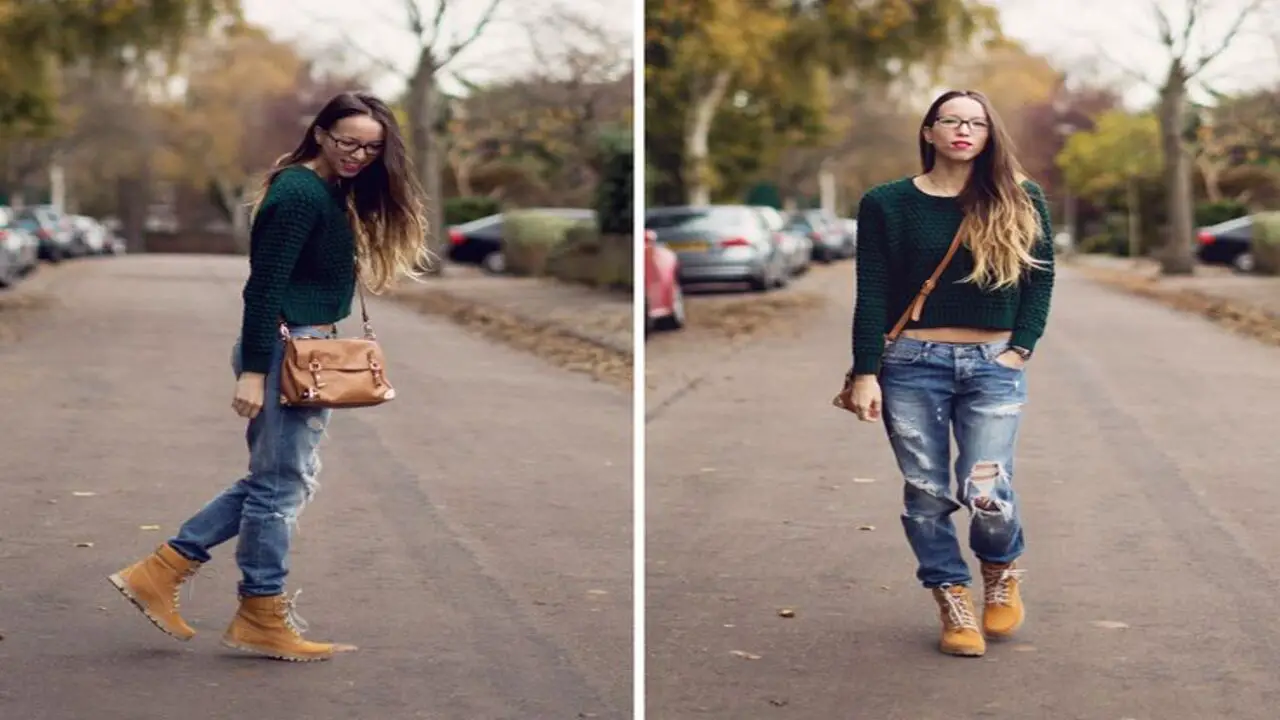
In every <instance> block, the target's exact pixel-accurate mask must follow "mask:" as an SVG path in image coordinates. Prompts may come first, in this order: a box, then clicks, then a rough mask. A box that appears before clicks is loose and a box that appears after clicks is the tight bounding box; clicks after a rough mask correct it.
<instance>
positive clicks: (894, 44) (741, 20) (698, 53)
mask: <svg viewBox="0 0 1280 720" xmlns="http://www.w3.org/2000/svg"><path fill="white" fill-rule="evenodd" d="M994 18H995V16H994V14H993V13H992V11H991V10H990V8H987V7H986V6H983V5H980V4H978V3H975V2H970V1H969V0H921V1H918V2H905V1H904V0H874V1H871V2H864V3H837V2H816V3H815V2H810V3H801V2H794V1H790V2H784V1H782V0H778V1H776V2H753V1H750V0H719V1H713V0H697V1H690V0H646V3H645V28H646V52H645V59H646V67H645V73H646V78H645V79H646V108H645V112H646V118H647V121H646V125H647V128H655V127H656V128H658V129H659V130H660V132H661V134H660V135H655V136H652V137H649V138H646V142H647V143H648V152H649V153H651V154H652V156H654V157H655V160H656V161H657V162H656V163H655V164H658V165H659V167H662V168H663V170H664V174H665V175H667V176H668V177H669V178H670V179H672V180H674V181H675V182H678V183H679V184H680V185H682V186H683V189H684V195H685V196H686V199H687V201H688V202H690V203H694V204H698V203H703V202H707V201H709V199H710V197H711V194H712V192H713V191H714V190H716V189H717V187H716V185H717V182H718V181H719V178H718V177H717V176H716V173H715V172H714V168H715V164H716V163H715V159H714V158H713V157H712V152H711V150H712V148H711V145H710V143H709V139H710V138H712V137H713V123H714V122H715V121H717V120H719V119H720V117H721V113H725V114H728V113H731V112H736V113H737V120H738V121H746V120H753V121H755V122H757V123H763V124H766V125H768V124H771V125H772V129H773V130H774V131H775V132H777V133H785V132H787V131H788V130H790V129H792V128H804V127H805V126H806V124H808V125H812V120H813V119H815V118H821V120H819V121H818V122H819V123H822V122H825V119H826V109H827V106H826V104H825V103H826V98H827V97H828V92H827V91H828V82H829V81H830V80H831V79H833V78H843V77H845V76H846V75H847V74H849V73H854V74H858V75H861V76H863V77H868V78H872V77H875V78H888V77H892V76H894V75H896V74H898V73H901V72H902V71H903V70H904V68H905V67H907V66H910V65H912V64H914V63H917V62H920V61H926V62H930V63H934V64H936V63H938V62H940V61H941V60H942V58H943V57H945V55H946V53H947V52H948V51H949V50H950V49H951V48H952V47H954V46H955V44H956V43H958V42H961V41H964V40H967V39H969V38H971V37H973V36H974V35H975V34H976V33H977V32H978V30H979V29H980V28H983V27H992V26H993V24H994ZM770 106H773V107H770ZM779 106H781V107H779ZM808 129H809V130H810V132H807V133H806V134H807V135H808V136H810V137H813V136H815V135H816V134H817V133H814V132H811V131H812V130H813V129H814V128H812V127H809V128H808ZM677 130H678V133H679V134H678V136H677V137H672V136H671V135H672V134H673V133H674V132H675V131H677ZM647 134H648V133H647ZM676 146H678V150H676V149H675V147H676Z"/></svg>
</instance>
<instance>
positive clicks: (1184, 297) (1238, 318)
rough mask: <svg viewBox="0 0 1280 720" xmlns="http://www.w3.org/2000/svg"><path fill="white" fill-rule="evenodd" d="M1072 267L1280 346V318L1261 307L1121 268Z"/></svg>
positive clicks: (1131, 292)
mask: <svg viewBox="0 0 1280 720" xmlns="http://www.w3.org/2000/svg"><path fill="white" fill-rule="evenodd" d="M1069 267H1071V269H1072V270H1073V271H1075V272H1078V273H1080V275H1082V276H1083V277H1084V278H1085V279H1087V280H1089V281H1090V282H1095V283H1098V284H1100V285H1104V286H1106V287H1109V288H1112V289H1115V290H1119V291H1121V292H1124V293H1127V294H1129V295H1135V296H1137V297H1142V298H1146V299H1148V300H1153V301H1155V302H1158V303H1160V304H1161V305H1164V306H1165V307H1168V308H1171V309H1173V310H1178V311H1180V312H1184V313H1188V314H1192V315H1198V316H1200V317H1202V318H1204V319H1206V320H1208V321H1210V322H1212V323H1214V324H1215V325H1219V326H1222V327H1224V328H1227V329H1229V330H1231V331H1233V332H1236V333H1238V334H1241V335H1245V336H1247V337H1250V338H1253V339H1254V340H1258V341H1260V342H1263V343H1266V344H1268V345H1275V346H1280V315H1276V314H1273V313H1271V312H1268V311H1267V310H1265V309H1263V308H1261V307H1259V306H1257V305H1253V304H1251V303H1247V302H1241V301H1239V300H1233V299H1231V298H1226V297H1222V296H1221V295H1213V294H1211V293H1206V292H1203V291H1201V290H1193V289H1189V288H1166V287H1161V286H1160V284H1159V281H1158V280H1155V279H1152V278H1147V277H1143V276H1140V275H1135V274H1133V273H1131V272H1127V271H1125V270H1121V269H1114V270H1113V269H1109V268H1099V267H1096V266H1089V265H1085V264H1079V263H1071V264H1070V265H1069Z"/></svg>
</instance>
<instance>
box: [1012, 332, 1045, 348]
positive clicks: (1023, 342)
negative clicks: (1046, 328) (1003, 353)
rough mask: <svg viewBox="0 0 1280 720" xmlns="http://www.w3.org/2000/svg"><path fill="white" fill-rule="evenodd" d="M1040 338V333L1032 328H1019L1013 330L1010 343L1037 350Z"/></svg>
mask: <svg viewBox="0 0 1280 720" xmlns="http://www.w3.org/2000/svg"><path fill="white" fill-rule="evenodd" d="M1038 340H1040V333H1038V332H1036V331H1035V330H1032V329H1030V328H1018V329H1016V330H1014V331H1013V337H1011V338H1010V339H1009V344H1010V345H1013V346H1015V347H1020V348H1026V349H1028V350H1035V349H1036V342H1037V341H1038Z"/></svg>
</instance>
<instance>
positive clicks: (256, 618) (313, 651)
mask: <svg viewBox="0 0 1280 720" xmlns="http://www.w3.org/2000/svg"><path fill="white" fill-rule="evenodd" d="M295 597H296V594H295ZM304 632H306V623H305V622H304V621H303V620H302V618H300V617H298V615H297V614H296V613H295V612H294V610H293V600H292V599H291V598H288V597H286V596H284V595H269V596H263V597H243V598H240V609H239V610H237V611H236V616H235V619H233V620H232V621H231V625H230V626H229V627H228V628H227V632H226V633H225V634H224V635H223V636H222V644H223V645H226V646H227V647H229V648H235V649H236V650H244V651H246V652H251V653H256V654H258V655H263V656H266V657H269V658H272V659H275V660H290V661H292V662H312V661H315V660H328V659H329V658H331V657H333V655H334V653H339V652H350V651H352V650H355V649H356V647H355V646H354V645H341V644H338V643H321V642H311V641H310V640H304V639H302V633H304Z"/></svg>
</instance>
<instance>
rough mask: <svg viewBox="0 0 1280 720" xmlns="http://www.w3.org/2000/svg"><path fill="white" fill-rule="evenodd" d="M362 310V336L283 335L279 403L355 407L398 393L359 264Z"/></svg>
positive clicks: (284, 328) (282, 329) (282, 328)
mask: <svg viewBox="0 0 1280 720" xmlns="http://www.w3.org/2000/svg"><path fill="white" fill-rule="evenodd" d="M356 288H357V290H359V292H360V316H361V319H362V320H363V322H364V337H358V338H306V337H290V335H289V329H288V327H287V326H286V325H285V324H284V323H283V322H282V323H280V334H281V335H282V336H284V360H283V361H282V363H281V367H280V404H281V405H284V406H288V407H318V408H335V409H336V408H357V407H369V406H371V405H380V404H382V403H384V402H387V401H388V400H391V399H392V398H394V397H395V396H396V391H395V388H393V387H391V383H390V382H388V381H387V370H386V368H387V361H386V357H385V356H384V355H383V353H382V347H381V346H380V345H379V344H378V338H377V336H376V335H375V334H374V332H373V325H372V324H370V322H369V310H368V308H367V307H366V306H365V300H364V287H363V285H362V284H361V283H360V279H359V271H358V270H357V277H356Z"/></svg>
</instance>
